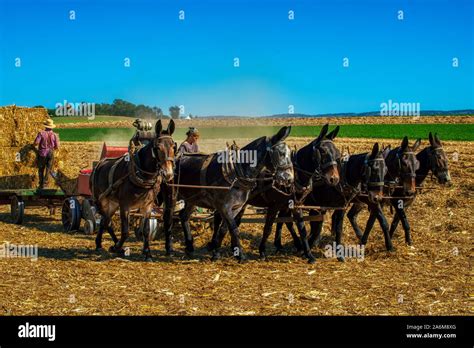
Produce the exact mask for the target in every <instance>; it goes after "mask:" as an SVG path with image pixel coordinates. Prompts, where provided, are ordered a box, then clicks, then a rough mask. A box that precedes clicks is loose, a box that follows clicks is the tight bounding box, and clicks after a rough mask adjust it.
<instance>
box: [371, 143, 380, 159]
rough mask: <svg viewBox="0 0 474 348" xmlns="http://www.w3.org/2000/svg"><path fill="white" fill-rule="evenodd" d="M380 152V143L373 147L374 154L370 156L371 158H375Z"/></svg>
mask: <svg viewBox="0 0 474 348" xmlns="http://www.w3.org/2000/svg"><path fill="white" fill-rule="evenodd" d="M379 151H380V147H379V143H375V144H374V146H373V147H372V153H371V154H370V157H371V158H374V157H376V156H377V155H378V153H379Z"/></svg>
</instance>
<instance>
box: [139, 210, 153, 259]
mask: <svg viewBox="0 0 474 348" xmlns="http://www.w3.org/2000/svg"><path fill="white" fill-rule="evenodd" d="M150 216H151V211H147V212H146V213H145V217H144V218H143V220H142V224H146V223H149V219H150ZM142 227H143V230H144V229H145V226H144V225H143V226H142ZM152 235H153V234H152V233H151V231H150V229H148V233H143V251H142V252H143V256H144V257H145V261H147V262H150V261H152V257H151V248H150V243H151V242H152Z"/></svg>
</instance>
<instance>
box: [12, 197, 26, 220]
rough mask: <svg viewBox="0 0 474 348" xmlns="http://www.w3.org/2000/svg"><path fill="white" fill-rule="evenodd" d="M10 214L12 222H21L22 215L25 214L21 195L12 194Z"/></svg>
mask: <svg viewBox="0 0 474 348" xmlns="http://www.w3.org/2000/svg"><path fill="white" fill-rule="evenodd" d="M10 216H11V219H12V222H13V223H14V224H17V225H21V224H22V223H23V217H24V216H25V202H23V200H22V198H21V197H18V196H13V197H12V198H11V202H10Z"/></svg>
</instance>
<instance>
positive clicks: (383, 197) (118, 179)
mask: <svg viewBox="0 0 474 348" xmlns="http://www.w3.org/2000/svg"><path fill="white" fill-rule="evenodd" d="M174 128H175V125H174V123H173V121H170V123H169V125H168V127H167V128H166V129H163V127H162V124H161V122H160V121H158V122H157V123H156V125H155V139H154V140H153V141H150V142H149V143H148V144H147V145H145V146H143V147H142V148H140V149H138V150H137V151H135V152H133V153H129V154H126V155H124V156H122V157H120V158H116V159H106V160H103V161H101V162H99V164H98V165H97V166H96V168H95V169H94V171H93V174H92V176H91V181H90V186H91V191H92V192H93V196H94V200H95V204H96V206H97V208H98V212H99V214H100V215H101V217H102V218H101V223H100V228H99V231H98V234H97V238H96V248H97V249H101V248H102V234H103V232H104V231H105V230H107V231H108V232H109V233H110V235H111V237H112V239H113V241H114V245H113V246H112V247H111V248H110V251H112V252H115V253H119V254H120V253H123V252H124V249H123V246H124V243H125V241H126V239H127V238H128V234H129V214H130V210H132V209H139V212H140V213H141V214H142V216H143V218H142V220H141V221H142V227H143V224H146V223H147V221H148V219H149V218H150V216H151V214H152V211H153V209H154V208H156V207H157V206H158V205H161V204H162V205H163V217H162V218H163V230H164V233H165V238H166V240H165V247H166V254H167V255H172V253H173V246H172V236H171V229H172V224H173V214H174V209H175V204H176V201H177V200H183V201H184V208H183V209H181V210H180V211H179V213H178V214H179V220H180V222H181V226H182V229H183V232H184V241H185V252H186V254H187V255H188V256H190V257H191V256H192V255H193V252H194V243H193V235H192V231H191V227H190V224H189V221H190V218H191V216H192V214H193V212H194V211H195V208H196V207H201V208H206V209H210V210H211V211H213V212H214V221H213V222H214V223H213V228H214V231H213V236H212V239H211V241H209V243H208V250H209V251H210V252H211V253H212V259H213V260H216V259H218V258H219V257H220V249H221V245H222V241H223V239H224V238H225V236H226V233H227V231H229V232H230V237H231V247H232V253H233V255H234V256H235V257H236V258H237V259H238V260H239V261H244V260H245V259H246V256H245V253H244V251H243V249H242V245H241V242H240V232H239V225H240V222H241V219H242V216H243V214H244V212H245V209H246V207H247V206H248V205H252V206H254V207H258V208H263V209H264V210H265V214H266V218H265V225H264V227H263V234H262V237H261V241H260V245H259V252H260V257H261V258H262V259H265V258H266V256H267V251H266V244H267V240H268V238H269V236H270V235H271V232H272V227H273V225H274V223H275V220H276V219H277V218H286V220H285V219H280V221H282V220H284V221H285V224H286V227H287V228H288V230H289V231H290V233H291V235H292V237H293V241H294V246H295V248H296V250H297V251H298V252H302V254H303V255H304V257H306V258H307V259H308V262H311V263H312V262H314V261H315V257H314V256H313V255H312V252H311V249H312V247H313V246H314V245H316V244H318V243H319V241H320V240H321V231H322V226H323V219H322V218H315V219H309V220H310V223H309V226H310V233H309V234H308V232H307V231H306V226H305V223H304V214H305V212H308V214H309V216H311V217H315V216H318V215H324V214H325V213H326V212H327V211H330V210H332V211H333V214H332V219H331V222H332V225H331V230H332V232H333V234H334V236H335V243H336V244H337V245H339V244H341V243H342V231H343V221H344V216H345V214H346V211H347V217H348V219H349V221H350V223H351V225H352V227H353V229H354V231H355V234H356V236H357V237H358V238H359V241H360V244H362V245H364V244H366V243H367V240H368V237H369V233H370V231H371V229H372V227H373V225H374V223H375V220H377V221H378V222H379V224H380V227H381V229H382V231H383V235H384V239H385V246H386V248H387V250H389V251H390V250H392V249H393V246H392V237H393V235H394V233H395V230H396V228H397V226H398V224H399V222H400V221H401V222H402V226H403V229H404V231H405V240H406V243H408V244H411V242H412V241H411V235H410V225H409V223H408V219H407V215H406V212H405V209H406V208H407V207H408V206H410V205H411V204H412V203H413V201H414V199H415V197H416V192H417V188H418V187H420V186H421V185H422V184H423V181H424V180H425V179H426V177H427V176H428V175H429V173H430V172H431V173H432V175H434V176H436V177H437V179H438V182H439V183H440V184H446V183H448V182H450V180H451V178H450V175H449V171H448V161H447V157H446V154H445V152H444V150H443V146H442V144H441V141H440V139H439V137H438V136H437V135H432V134H431V133H430V134H429V143H430V144H429V146H427V147H426V148H424V149H423V150H421V151H419V152H417V151H418V148H419V146H420V144H421V140H420V139H418V140H416V141H415V142H414V143H413V144H412V145H410V144H409V140H408V138H407V137H404V138H403V140H402V142H401V144H400V146H398V147H396V148H394V149H391V148H390V147H387V148H381V147H380V146H379V144H378V143H375V144H374V145H373V147H372V149H371V151H369V152H367V153H360V154H353V155H351V156H349V155H347V156H344V157H342V156H341V153H340V151H339V150H338V149H337V147H336V145H335V144H334V139H335V138H336V136H337V134H338V132H339V127H336V128H335V129H333V130H332V131H331V132H329V126H328V125H325V126H324V127H322V129H321V131H320V133H319V135H318V136H317V137H316V138H315V139H314V140H313V141H311V142H310V143H308V144H307V145H305V146H304V147H302V148H300V149H299V150H294V151H291V150H290V148H289V147H288V145H286V144H285V139H286V138H287V137H288V136H289V134H290V132H291V127H283V128H281V129H280V130H279V131H278V132H277V133H276V134H275V135H273V136H269V137H265V136H264V137H260V138H258V139H256V140H254V141H252V142H250V143H249V144H247V145H245V146H244V147H242V148H239V147H238V146H237V145H236V144H235V143H234V144H233V145H230V146H229V145H227V147H226V149H225V150H223V151H220V152H216V153H212V154H183V155H181V156H179V157H178V158H175V156H174V155H175V151H176V143H175V142H174V141H173V139H172V134H173V132H174ZM249 154H250V155H249ZM244 155H245V156H244ZM242 158H243V159H245V160H241V159H242ZM249 159H251V160H249ZM385 204H390V205H392V206H393V208H394V209H395V214H394V216H393V220H392V223H391V226H389V224H388V222H387V219H386V217H385V215H384V211H383V206H384V205H385ZM365 207H367V208H368V210H369V212H370V216H369V219H368V221H367V224H366V227H365V230H364V232H362V230H361V229H360V228H359V225H358V222H357V216H358V214H359V213H360V211H361V210H363V209H364V208H365ZM117 210H120V220H121V237H120V240H119V239H118V238H117V237H116V236H115V234H114V231H113V229H112V227H111V217H112V215H113V214H115V212H116V211H117ZM291 221H292V222H291ZM293 222H294V223H296V227H297V230H298V234H297V233H296V232H295V230H294V228H293ZM282 227H283V222H278V223H277V227H276V234H275V242H274V244H275V247H276V251H277V252H278V251H281V250H282V248H283V246H282V244H281V233H282ZM142 236H143V253H144V255H145V259H146V260H151V252H150V242H151V239H152V236H151V234H150V233H143V234H142ZM339 259H340V260H341V261H342V260H343V257H339Z"/></svg>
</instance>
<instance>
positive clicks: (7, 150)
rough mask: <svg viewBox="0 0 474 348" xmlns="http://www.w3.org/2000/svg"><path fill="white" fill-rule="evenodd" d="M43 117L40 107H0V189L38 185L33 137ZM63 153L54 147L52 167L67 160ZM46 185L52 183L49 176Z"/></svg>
mask: <svg viewBox="0 0 474 348" xmlns="http://www.w3.org/2000/svg"><path fill="white" fill-rule="evenodd" d="M46 119H48V113H47V110H46V109H44V108H27V107H17V106H15V105H12V106H5V107H0V122H2V127H1V128H0V177H1V178H0V189H10V188H34V187H36V186H37V185H38V170H37V150H36V149H35V147H34V146H33V141H34V139H35V138H36V135H37V134H38V132H39V131H40V130H42V129H43V122H44V121H45V120H46ZM67 153H68V152H67V151H65V150H64V151H63V150H61V149H60V150H59V151H56V153H55V163H54V165H53V170H57V169H58V163H59V162H60V160H61V161H62V162H65V161H66V160H67ZM49 186H50V187H54V186H55V185H54V182H53V180H50V184H49Z"/></svg>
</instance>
